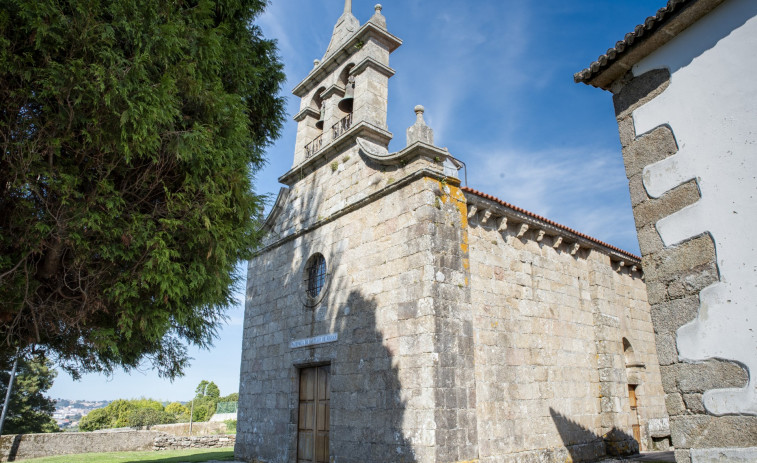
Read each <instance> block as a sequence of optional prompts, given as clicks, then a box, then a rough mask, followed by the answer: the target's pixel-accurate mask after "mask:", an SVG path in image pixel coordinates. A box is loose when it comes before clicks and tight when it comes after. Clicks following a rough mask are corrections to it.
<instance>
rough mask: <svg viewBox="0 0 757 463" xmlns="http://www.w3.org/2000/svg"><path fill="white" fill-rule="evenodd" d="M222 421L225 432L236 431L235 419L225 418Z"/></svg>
mask: <svg viewBox="0 0 757 463" xmlns="http://www.w3.org/2000/svg"><path fill="white" fill-rule="evenodd" d="M224 423H226V434H236V433H237V420H225V421H224Z"/></svg>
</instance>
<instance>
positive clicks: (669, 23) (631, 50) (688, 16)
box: [573, 0, 724, 90]
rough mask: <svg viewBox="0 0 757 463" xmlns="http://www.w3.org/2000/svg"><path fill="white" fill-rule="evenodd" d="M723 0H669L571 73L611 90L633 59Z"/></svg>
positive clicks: (628, 68)
mask: <svg viewBox="0 0 757 463" xmlns="http://www.w3.org/2000/svg"><path fill="white" fill-rule="evenodd" d="M723 1H724V0H668V3H667V5H665V6H664V7H662V8H660V9H659V10H657V13H656V14H655V15H654V16H650V17H648V18H647V19H646V20H645V21H644V22H643V23H642V24H639V25H638V26H636V27H635V28H634V30H633V31H631V32H629V33H627V34H626V35H625V37H623V40H621V41H619V42H617V43H616V44H615V46H614V47H613V48H610V49H609V50H607V52H606V53H605V54H603V55H600V56H599V58H597V60H596V61H594V62H593V63H591V64H590V65H589V67H587V68H586V69H584V70H582V71H580V72H577V73H575V74H574V75H573V80H574V81H575V82H576V83H581V82H582V83H584V84H587V85H592V86H594V87H598V88H601V89H603V90H610V86H611V85H612V83H613V82H615V81H616V80H618V79H620V78H621V77H623V76H624V75H625V74H626V73H627V72H628V71H629V70H630V69H631V68H632V67H633V66H634V65H635V64H636V63H638V62H639V61H641V60H642V59H643V58H645V57H646V56H648V55H649V54H650V53H652V52H653V51H655V50H656V49H657V48H659V47H660V46H661V45H663V44H665V43H667V42H668V41H670V40H671V39H672V38H673V37H675V36H676V35H678V34H679V33H680V32H681V31H683V30H684V29H686V28H687V27H689V26H690V25H691V24H693V23H694V22H696V21H697V20H699V19H700V18H701V17H702V16H704V15H706V14H707V13H709V12H710V11H712V10H713V9H714V8H715V7H717V6H718V5H720V4H721V3H722V2H723Z"/></svg>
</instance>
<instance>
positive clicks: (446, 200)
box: [235, 0, 669, 463]
mask: <svg viewBox="0 0 757 463" xmlns="http://www.w3.org/2000/svg"><path fill="white" fill-rule="evenodd" d="M401 43H402V42H401V40H400V39H399V38H397V37H395V36H394V35H392V34H391V33H390V32H389V31H388V29H387V25H386V19H385V17H384V16H383V14H382V11H381V7H380V5H377V6H376V9H375V13H374V15H373V16H372V17H371V19H370V20H369V21H368V22H367V23H365V24H362V25H361V24H360V23H359V21H358V20H357V19H356V18H355V17H354V16H353V15H352V12H351V1H350V0H347V2H346V5H345V12H344V14H343V15H342V16H341V17H340V18H339V20H338V22H337V25H336V26H335V28H334V32H333V36H332V40H331V43H330V44H329V47H328V50H327V51H326V54H325V56H324V58H323V60H320V61H317V62H316V63H315V66H314V68H313V70H312V71H311V72H310V73H309V75H308V76H307V77H306V78H305V79H304V80H303V81H302V82H301V83H300V84H299V85H297V87H296V88H295V89H294V91H293V92H294V94H295V95H296V96H298V97H299V98H301V107H300V108H301V110H300V112H299V113H298V114H297V115H296V116H295V119H296V120H297V121H298V131H297V140H296V146H295V153H294V163H293V166H292V169H291V170H290V171H289V172H287V173H285V174H284V175H283V176H282V177H281V178H280V181H281V182H282V183H283V184H285V185H286V187H285V188H282V190H281V192H280V193H279V197H278V198H277V200H276V204H275V205H274V207H273V209H272V211H271V213H270V215H269V216H268V218H267V220H266V222H265V225H264V227H265V231H266V237H265V239H264V243H263V246H262V247H261V249H259V251H258V253H257V255H256V257H255V258H254V259H253V260H252V261H251V262H250V264H249V268H248V284H247V303H246V308H245V327H244V341H243V354H242V365H241V377H240V397H239V412H238V424H237V444H236V449H235V454H236V457H237V458H238V459H241V460H245V461H253V462H266V463H295V462H296V463H301V462H319V463H320V462H334V463H337V462H338V463H365V462H419V463H420V462H423V463H425V462H474V461H475V462H510V461H512V462H515V461H517V462H528V461H534V462H536V461H538V462H558V461H559V462H563V461H589V460H592V459H596V458H599V457H601V456H604V455H607V454H627V453H632V452H635V451H637V450H638V449H640V448H641V449H644V450H646V449H653V448H665V449H667V445H668V443H669V431H668V424H667V414H666V411H665V399H664V393H663V390H662V385H661V382H660V373H659V366H658V360H657V353H656V350H655V344H654V333H653V329H652V323H651V320H650V314H649V304H648V302H647V296H646V288H645V284H644V281H643V274H642V269H641V263H640V259H639V258H638V257H637V256H634V255H632V254H630V253H627V252H625V251H622V250H620V249H617V248H615V247H613V246H611V245H609V244H606V243H603V242H601V241H599V240H596V239H594V238H592V237H589V236H587V235H584V234H582V233H580V232H578V231H575V230H572V229H569V228H567V227H564V226H562V225H560V224H557V223H555V222H552V221H550V220H549V219H547V218H544V217H540V216H538V215H536V214H533V213H531V212H528V211H526V210H523V209H521V208H518V207H517V206H514V205H511V204H508V203H506V202H504V201H501V200H499V199H497V198H495V197H492V196H490V195H487V194H485V193H482V192H479V191H476V190H474V189H471V188H468V187H467V186H462V185H461V182H460V180H459V178H458V175H457V172H458V169H459V168H460V167H461V165H462V164H461V163H460V162H459V161H458V160H456V159H455V158H454V157H453V156H452V155H451V154H450V153H449V152H448V151H446V150H445V149H442V148H439V147H437V146H435V145H434V143H433V131H432V130H431V128H429V127H428V126H427V125H426V123H425V122H424V120H423V111H424V109H423V108H422V107H420V106H418V107H416V108H415V111H416V114H417V121H416V123H415V124H414V125H413V126H412V127H410V128H409V129H408V130H407V146H406V147H405V148H404V149H402V150H400V151H398V152H395V153H390V152H389V151H388V144H389V141H390V140H391V138H392V134H391V133H390V132H389V131H388V130H387V121H386V113H387V98H388V91H387V90H388V80H389V78H391V76H392V75H393V74H394V70H393V69H392V68H390V67H389V57H390V54H391V53H392V52H393V51H394V50H395V49H397V48H398V47H399V46H400V45H401Z"/></svg>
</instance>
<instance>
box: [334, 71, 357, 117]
mask: <svg viewBox="0 0 757 463" xmlns="http://www.w3.org/2000/svg"><path fill="white" fill-rule="evenodd" d="M354 67H355V65H354V64H348V65H347V66H345V67H344V70H342V72H341V73H340V74H339V83H340V84H341V85H342V87H344V96H343V97H342V99H341V100H339V103H338V104H337V107H338V108H339V110H340V111H341V112H342V114H345V115H350V114H352V109H353V108H354V101H355V77H354V76H351V75H350V72H351V71H352V68H354Z"/></svg>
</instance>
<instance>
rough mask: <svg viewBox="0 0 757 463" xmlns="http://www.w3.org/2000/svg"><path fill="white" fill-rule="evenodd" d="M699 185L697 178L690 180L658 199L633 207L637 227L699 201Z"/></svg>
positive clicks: (655, 221) (653, 222)
mask: <svg viewBox="0 0 757 463" xmlns="http://www.w3.org/2000/svg"><path fill="white" fill-rule="evenodd" d="M699 198H700V196H699V187H698V186H697V182H696V181H695V180H690V181H688V182H686V183H684V184H682V185H680V186H678V187H676V188H673V189H672V190H670V191H669V192H667V193H665V194H664V195H662V196H661V197H659V198H656V199H647V200H645V201H642V202H640V203H638V204H636V205H634V208H633V214H634V218H635V220H636V228H641V227H644V226H647V225H653V224H655V223H657V221H658V220H660V219H661V218H663V217H666V216H669V215H670V214H673V213H674V212H677V211H679V210H681V209H683V208H684V207H686V206H689V205H691V204H694V203H695V202H697V201H699Z"/></svg>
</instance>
